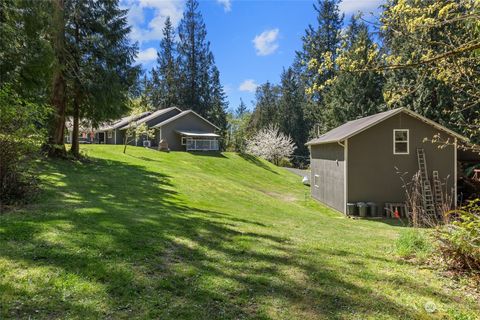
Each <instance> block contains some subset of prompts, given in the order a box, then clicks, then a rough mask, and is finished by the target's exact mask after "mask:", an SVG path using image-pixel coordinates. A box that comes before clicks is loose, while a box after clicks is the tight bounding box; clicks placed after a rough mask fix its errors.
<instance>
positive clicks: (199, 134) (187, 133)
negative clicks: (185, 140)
mask: <svg viewBox="0 0 480 320" xmlns="http://www.w3.org/2000/svg"><path fill="white" fill-rule="evenodd" d="M175 131H176V132H178V133H180V134H181V135H184V136H187V137H220V136H219V135H218V134H216V133H211V132H204V131H190V130H175Z"/></svg>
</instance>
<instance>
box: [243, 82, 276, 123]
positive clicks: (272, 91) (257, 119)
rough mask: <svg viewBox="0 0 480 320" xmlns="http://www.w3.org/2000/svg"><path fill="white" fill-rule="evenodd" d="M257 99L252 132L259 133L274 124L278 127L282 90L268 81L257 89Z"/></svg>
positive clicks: (252, 119)
mask: <svg viewBox="0 0 480 320" xmlns="http://www.w3.org/2000/svg"><path fill="white" fill-rule="evenodd" d="M255 99H256V104H255V109H254V110H253V113H252V117H251V118H250V124H249V129H250V131H258V130H260V129H263V128H266V127H267V126H269V125H272V124H274V125H277V124H278V111H279V110H278V102H279V99H280V88H279V87H278V86H275V85H273V84H271V83H270V82H268V81H267V82H266V83H264V84H262V85H260V86H259V87H258V88H257V92H256V94H255Z"/></svg>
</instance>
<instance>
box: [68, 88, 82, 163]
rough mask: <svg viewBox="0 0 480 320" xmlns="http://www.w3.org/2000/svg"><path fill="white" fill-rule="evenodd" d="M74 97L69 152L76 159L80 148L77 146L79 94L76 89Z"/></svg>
mask: <svg viewBox="0 0 480 320" xmlns="http://www.w3.org/2000/svg"><path fill="white" fill-rule="evenodd" d="M75 90H76V92H75V96H74V98H73V130H72V147H71V149H70V152H71V153H72V155H73V156H74V157H76V158H78V157H80V146H79V144H78V138H79V122H80V101H79V100H80V94H79V91H78V88H76V89H75Z"/></svg>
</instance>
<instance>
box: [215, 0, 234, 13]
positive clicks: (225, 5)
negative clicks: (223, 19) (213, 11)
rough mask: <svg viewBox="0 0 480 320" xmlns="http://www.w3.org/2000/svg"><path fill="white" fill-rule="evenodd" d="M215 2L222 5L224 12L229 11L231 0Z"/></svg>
mask: <svg viewBox="0 0 480 320" xmlns="http://www.w3.org/2000/svg"><path fill="white" fill-rule="evenodd" d="M217 2H218V3H219V4H220V5H222V6H223V10H225V12H229V11H231V10H232V1H231V0H217Z"/></svg>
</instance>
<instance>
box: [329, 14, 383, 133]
mask: <svg viewBox="0 0 480 320" xmlns="http://www.w3.org/2000/svg"><path fill="white" fill-rule="evenodd" d="M380 60H381V59H380V54H379V51H378V49H377V46H376V44H375V43H374V41H373V40H372V37H371V35H370V32H369V30H368V27H367V25H366V24H365V23H363V22H360V23H359V22H358V20H357V18H355V17H352V19H351V20H350V23H349V25H348V27H347V30H346V32H345V34H344V37H343V40H342V46H341V50H340V52H339V54H338V57H337V64H339V67H340V68H341V70H338V71H337V76H336V77H335V78H334V79H333V82H332V84H331V85H330V86H329V87H328V90H327V91H326V94H325V96H324V103H325V116H324V117H323V119H324V122H323V124H322V129H323V131H327V130H330V129H333V128H335V127H337V126H339V125H341V124H343V123H345V122H347V121H350V120H354V119H357V118H360V117H365V116H369V115H372V114H375V113H377V112H379V111H381V109H382V108H384V101H383V93H382V89H383V83H384V78H383V76H382V75H381V74H380V73H379V72H375V71H364V72H351V71H350V70H349V68H356V69H367V68H368V66H369V65H370V64H372V63H373V64H378V63H380Z"/></svg>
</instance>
